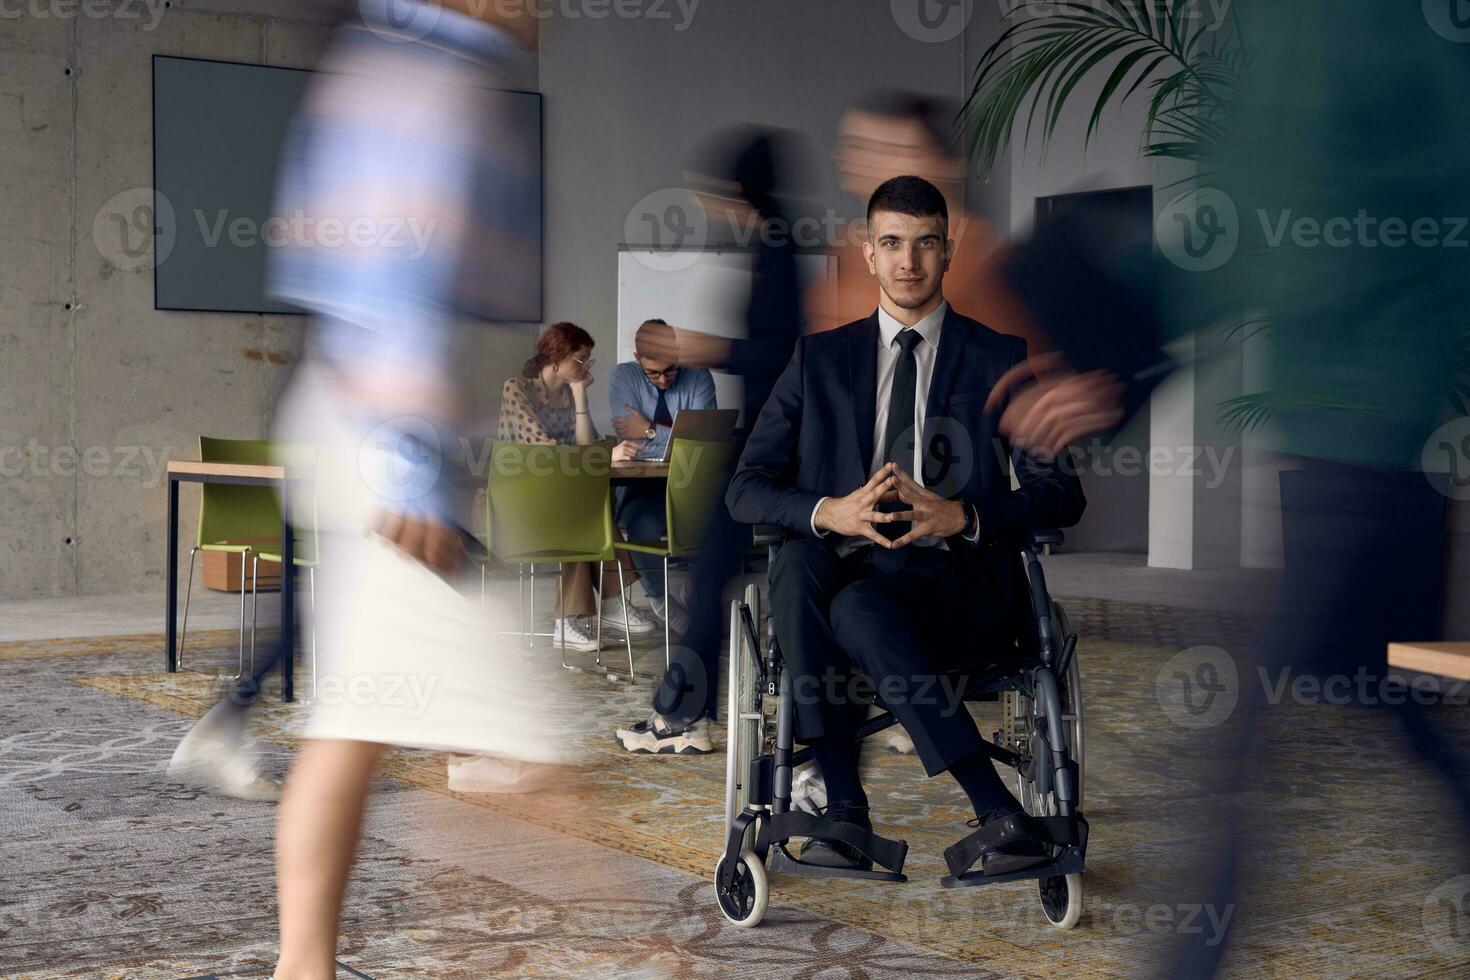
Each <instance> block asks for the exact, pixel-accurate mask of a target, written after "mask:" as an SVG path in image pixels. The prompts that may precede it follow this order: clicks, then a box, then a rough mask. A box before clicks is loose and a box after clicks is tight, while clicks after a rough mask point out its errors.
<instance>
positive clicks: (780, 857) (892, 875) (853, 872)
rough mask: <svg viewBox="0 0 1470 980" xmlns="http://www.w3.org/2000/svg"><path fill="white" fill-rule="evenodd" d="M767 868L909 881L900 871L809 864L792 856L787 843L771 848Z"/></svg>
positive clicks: (777, 871)
mask: <svg viewBox="0 0 1470 980" xmlns="http://www.w3.org/2000/svg"><path fill="white" fill-rule="evenodd" d="M766 870H767V871H769V872H771V873H772V874H789V875H806V876H808V877H811V878H866V879H868V880H869V881H908V880H909V879H908V876H907V875H905V874H903V873H902V872H899V871H864V870H863V869H862V868H828V867H822V866H819V865H815V864H807V863H805V862H803V861H800V860H798V859H797V858H794V857H792V856H791V854H790V852H788V851H787V850H786V845H785V844H777V845H775V846H774V847H773V848H771V859H770V861H769V862H768V863H767V864H766Z"/></svg>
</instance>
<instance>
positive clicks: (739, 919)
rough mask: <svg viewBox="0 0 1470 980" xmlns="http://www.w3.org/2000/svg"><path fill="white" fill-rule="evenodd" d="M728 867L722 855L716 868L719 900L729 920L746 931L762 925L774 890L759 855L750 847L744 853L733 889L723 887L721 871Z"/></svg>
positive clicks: (739, 859) (736, 868)
mask: <svg viewBox="0 0 1470 980" xmlns="http://www.w3.org/2000/svg"><path fill="white" fill-rule="evenodd" d="M724 866H725V856H724V855H721V856H720V860H719V862H718V863H717V864H716V865H715V898H716V899H718V900H719V903H720V911H721V912H723V913H724V914H725V918H727V919H729V920H730V922H731V923H733V924H734V925H737V926H739V927H740V928H742V929H750V928H753V927H755V926H758V925H760V924H761V920H762V919H764V918H765V917H766V906H767V905H769V904H770V901H771V887H770V884H769V883H768V882H767V880H766V866H765V865H764V864H762V863H761V859H760V858H758V857H756V855H755V852H754V851H752V850H750V848H746V849H745V850H743V851H741V852H740V857H739V858H738V859H737V860H736V863H735V881H734V883H733V884H732V885H731V886H730V887H729V888H721V887H720V884H719V881H720V872H721V871H722V870H723V869H724Z"/></svg>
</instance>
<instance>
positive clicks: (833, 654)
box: [771, 538, 1017, 776]
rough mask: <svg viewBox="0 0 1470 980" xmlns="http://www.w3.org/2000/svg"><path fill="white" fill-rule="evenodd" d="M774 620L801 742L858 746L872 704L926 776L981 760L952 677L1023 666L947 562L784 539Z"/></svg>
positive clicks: (988, 602)
mask: <svg viewBox="0 0 1470 980" xmlns="http://www.w3.org/2000/svg"><path fill="white" fill-rule="evenodd" d="M771 614H772V616H774V617H775V621H776V639H777V641H778V642H779V643H780V644H781V653H782V657H783V659H784V661H785V664H786V669H787V671H788V672H789V674H790V677H791V685H792V686H791V690H792V695H793V700H794V702H795V709H796V714H795V718H796V737H797V739H798V741H802V742H807V741H810V740H811V739H814V738H819V737H822V738H832V737H837V738H840V737H843V736H851V735H852V734H853V733H854V732H855V731H856V729H857V727H858V726H859V725H861V724H862V722H863V721H864V720H865V719H866V717H867V713H868V704H869V702H870V701H873V700H876V701H877V702H878V703H879V704H881V705H882V706H884V707H887V708H888V709H889V710H890V711H892V712H893V714H894V715H896V716H897V717H898V720H899V721H900V722H901V723H902V724H903V726H904V728H905V729H907V731H908V733H909V736H910V737H911V738H913V740H914V747H915V748H916V749H917V751H918V754H919V758H920V759H921V760H922V761H923V763H924V769H925V771H926V772H927V773H928V774H929V775H930V776H934V775H937V774H938V773H940V772H943V771H944V770H946V769H948V768H949V767H950V766H951V765H953V764H954V763H956V762H958V761H960V760H961V759H963V758H965V757H966V756H969V755H972V754H974V753H975V752H978V751H980V747H981V745H980V733H979V731H978V730H977V728H976V726H975V722H974V720H973V719H972V718H971V717H970V713H969V711H967V710H966V708H965V705H964V702H963V699H962V697H961V692H960V690H959V689H958V687H957V684H956V677H955V676H954V674H953V672H954V671H957V670H958V671H962V670H963V669H964V668H965V667H968V666H977V665H979V664H981V663H986V662H1003V661H1004V660H1006V659H1009V658H1013V657H1016V656H1017V654H1016V653H1014V646H1013V643H1012V640H1013V638H1014V637H1013V631H1014V627H1013V624H1011V623H1010V622H1009V621H1008V620H1009V615H1008V612H1007V609H1006V608H1005V607H1004V604H1003V603H1001V602H1000V601H999V600H998V597H996V596H994V595H992V594H990V593H989V592H988V590H986V589H984V588H982V587H980V586H979V585H978V584H977V583H975V582H973V581H970V580H968V579H967V576H966V575H965V574H963V572H962V569H961V566H960V564H959V562H957V561H956V559H955V556H954V555H953V554H951V553H950V552H947V551H944V550H942V549H939V548H919V547H914V546H912V545H910V546H908V547H905V548H902V549H899V550H897V551H888V550H885V549H880V548H879V547H878V546H876V545H864V546H861V547H859V548H858V549H856V550H855V551H853V552H852V553H851V554H848V555H846V556H842V555H839V554H838V553H837V552H836V550H835V549H834V548H833V547H832V546H831V545H830V544H828V543H827V542H826V541H821V540H817V539H811V538H806V539H802V540H797V541H788V542H787V543H785V544H783V545H782V546H781V551H780V554H779V555H777V557H776V562H775V564H774V566H773V567H772V569H771ZM987 648H988V649H987Z"/></svg>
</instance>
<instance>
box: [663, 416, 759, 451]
mask: <svg viewBox="0 0 1470 980" xmlns="http://www.w3.org/2000/svg"><path fill="white" fill-rule="evenodd" d="M739 417H740V409H738V408H709V409H699V408H686V409H683V410H682V411H680V412H679V413H678V414H677V415H675V416H674V425H673V428H671V429H670V430H669V441H668V442H667V443H665V444H664V454H663V456H662V457H660V458H659V462H661V463H663V462H668V459H669V447H671V446H673V444H674V440H675V439H698V440H699V441H700V442H729V441H730V440H731V439H733V438H734V437H735V420H736V419H737V418H739Z"/></svg>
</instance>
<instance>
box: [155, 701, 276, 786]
mask: <svg viewBox="0 0 1470 980" xmlns="http://www.w3.org/2000/svg"><path fill="white" fill-rule="evenodd" d="M168 772H169V775H171V776H174V777H175V778H177V779H180V780H182V781H183V782H186V783H191V784H193V785H196V786H203V787H205V788H207V789H211V790H213V791H214V792H216V793H219V794H221V795H223V796H231V797H234V798H235V799H237V800H256V801H264V802H274V801H276V800H279V799H280V798H281V784H280V783H278V782H276V781H275V780H274V779H271V778H270V777H268V776H266V775H265V774H264V773H262V772H261V771H260V752H259V751H258V749H257V747H256V745H255V742H254V740H253V739H251V738H250V736H249V735H247V734H246V733H245V722H244V715H243V714H242V713H241V709H239V708H238V707H236V706H235V705H233V704H230V703H228V702H221V703H220V704H217V705H215V706H214V707H213V708H211V709H209V711H208V712H206V713H205V715H204V717H203V718H200V719H199V720H198V721H197V722H195V723H194V727H192V728H190V729H189V731H188V733H187V734H186V735H185V736H184V737H183V739H182V740H181V741H180V742H179V745H178V748H176V749H174V754H173V758H171V759H170V760H169V763H168Z"/></svg>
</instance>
